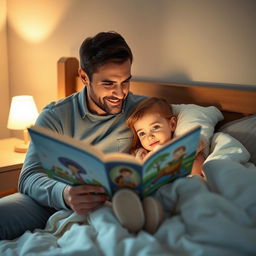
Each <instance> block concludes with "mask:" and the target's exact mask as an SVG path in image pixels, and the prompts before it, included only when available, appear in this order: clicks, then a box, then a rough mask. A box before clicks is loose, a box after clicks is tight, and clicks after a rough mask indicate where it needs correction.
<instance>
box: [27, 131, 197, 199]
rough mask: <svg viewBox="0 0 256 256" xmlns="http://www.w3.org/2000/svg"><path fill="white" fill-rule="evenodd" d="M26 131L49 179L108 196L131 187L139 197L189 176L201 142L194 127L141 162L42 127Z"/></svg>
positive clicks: (126, 155)
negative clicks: (91, 188)
mask: <svg viewBox="0 0 256 256" xmlns="http://www.w3.org/2000/svg"><path fill="white" fill-rule="evenodd" d="M28 131H29V134H30V137H31V141H32V143H33V144H34V147H35V149H36V152H37V154H38V156H39V159H40V161H41V164H42V167H43V168H44V171H45V173H46V174H47V175H48V176H49V177H50V178H53V179H55V180H57V181H60V182H64V183H66V184H69V185H72V186H76V185H82V184H91V185H98V186H103V187H104V188H105V189H106V191H107V193H108V194H109V195H110V196H112V195H113V194H114V193H115V191H117V190H118V189H121V188H130V189H133V190H134V191H136V192H137V193H138V195H139V196H140V197H141V198H143V197H145V196H149V195H151V194H152V193H153V192H154V191H156V190H157V189H158V188H159V187H161V186H162V185H164V184H167V183H169V182H172V181H173V180H175V179H177V178H179V177H184V176H187V175H188V174H190V172H191V169H192V165H193V162H194V159H195V155H196V150H197V147H198V143H199V139H200V127H195V128H193V129H191V130H190V131H189V132H187V133H186V134H184V135H183V136H181V137H178V138H175V139H174V140H172V141H170V142H168V143H166V144H165V145H162V146H161V147H159V149H158V150H156V151H155V152H151V153H150V155H149V156H148V157H147V159H146V160H145V161H144V162H143V163H142V162H140V161H139V160H137V159H135V158H134V157H133V156H131V155H129V154H125V153H111V154H103V153H102V152H101V151H99V150H98V149H97V148H96V147H95V146H92V145H90V144H88V143H86V142H81V141H78V140H76V139H74V138H71V137H68V136H66V135H62V134H59V133H56V132H54V131H51V130H49V129H46V128H43V127H39V126H33V127H31V128H29V129H28Z"/></svg>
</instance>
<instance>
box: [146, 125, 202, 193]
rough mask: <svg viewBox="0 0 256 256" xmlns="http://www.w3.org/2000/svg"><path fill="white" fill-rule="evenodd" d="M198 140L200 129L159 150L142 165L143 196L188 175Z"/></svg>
mask: <svg viewBox="0 0 256 256" xmlns="http://www.w3.org/2000/svg"><path fill="white" fill-rule="evenodd" d="M199 139H200V127H197V128H195V129H193V130H192V131H190V132H189V133H186V134H185V135H184V136H182V137H180V138H177V139H175V140H173V141H172V142H170V143H167V144H166V145H163V146H162V147H161V148H159V149H158V150H157V151H156V152H155V153H154V154H152V155H151V156H150V157H149V158H147V160H146V161H145V163H144V165H143V186H144V189H143V196H148V195H150V194H152V193H153V192H154V191H155V190H157V189H158V188H159V187H161V186H162V185H164V184H167V183H170V182H172V181H173V180H175V179H177V178H179V177H185V176H187V175H189V174H190V172H191V170H192V166H193V162H194V159H195V156H196V150H197V147H198V143H199Z"/></svg>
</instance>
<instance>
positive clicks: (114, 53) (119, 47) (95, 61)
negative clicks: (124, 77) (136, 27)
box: [79, 32, 133, 80]
mask: <svg viewBox="0 0 256 256" xmlns="http://www.w3.org/2000/svg"><path fill="white" fill-rule="evenodd" d="M79 55H80V66H81V68H82V69H83V70H84V71H85V72H86V74H87V75H88V77H89V79H90V80H91V79H92V74H93V73H95V72H96V71H97V69H98V68H99V67H100V66H102V65H104V64H106V63H108V62H115V63H120V64H122V63H124V62H125V61H127V60H128V59H130V61H131V63H132V60H133V55H132V51H131V49H130V47H129V46H128V44H127V43H126V41H125V40H124V38H123V37H122V36H121V35H120V34H118V33H116V32H100V33H98V34H97V35H95V36H94V37H89V38H86V39H85V40H84V41H83V43H82V45H81V47H80V50H79Z"/></svg>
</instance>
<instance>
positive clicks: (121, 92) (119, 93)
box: [113, 85, 124, 99]
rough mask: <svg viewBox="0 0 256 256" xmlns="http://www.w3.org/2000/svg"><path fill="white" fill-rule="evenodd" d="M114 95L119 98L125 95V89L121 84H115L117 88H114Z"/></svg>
mask: <svg viewBox="0 0 256 256" xmlns="http://www.w3.org/2000/svg"><path fill="white" fill-rule="evenodd" d="M113 95H114V96H115V97H117V98H119V99H121V98H123V96H124V90H123V88H122V86H121V85H116V86H115V89H114V92H113Z"/></svg>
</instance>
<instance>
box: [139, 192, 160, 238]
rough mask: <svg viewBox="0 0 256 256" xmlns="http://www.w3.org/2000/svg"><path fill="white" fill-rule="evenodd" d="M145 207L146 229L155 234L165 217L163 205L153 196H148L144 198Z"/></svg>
mask: <svg viewBox="0 0 256 256" xmlns="http://www.w3.org/2000/svg"><path fill="white" fill-rule="evenodd" d="M142 204H143V209H144V214H145V225H144V230H145V231H147V232H148V233H150V234H154V233H155V232H156V231H157V229H158V227H159V226H160V224H161V223H162V221H163V219H164V214H163V207H162V205H161V204H160V203H159V201H158V200H156V199H155V198H153V197H150V196H149V197H146V198H145V199H144V200H143V203H142Z"/></svg>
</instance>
